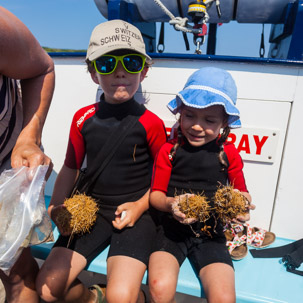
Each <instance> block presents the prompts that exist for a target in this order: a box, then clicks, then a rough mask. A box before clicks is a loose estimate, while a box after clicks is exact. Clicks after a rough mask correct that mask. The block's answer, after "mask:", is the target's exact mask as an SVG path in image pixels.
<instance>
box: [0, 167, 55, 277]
mask: <svg viewBox="0 0 303 303" xmlns="http://www.w3.org/2000/svg"><path fill="white" fill-rule="evenodd" d="M47 170H48V166H47V165H40V166H38V167H35V168H29V167H25V166H23V167H21V168H15V169H10V170H6V171H4V172H3V173H2V174H1V175H0V269H2V270H3V271H4V272H5V273H7V274H8V273H9V272H10V269H11V268H12V266H13V265H14V263H15V262H16V261H17V259H18V257H19V256H20V254H21V252H22V250H23V248H24V247H28V246H30V245H35V244H39V243H42V242H47V241H51V240H53V238H52V225H51V221H50V218H49V217H48V215H47V213H46V208H45V199H44V187H45V175H46V172H47Z"/></svg>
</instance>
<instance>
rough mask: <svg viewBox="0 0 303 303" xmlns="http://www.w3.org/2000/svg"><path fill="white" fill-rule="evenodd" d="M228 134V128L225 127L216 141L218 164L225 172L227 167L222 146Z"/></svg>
mask: <svg viewBox="0 0 303 303" xmlns="http://www.w3.org/2000/svg"><path fill="white" fill-rule="evenodd" d="M229 133H230V127H229V126H225V127H224V129H223V132H222V134H221V135H220V137H219V138H218V141H217V143H218V144H219V146H220V152H219V155H218V158H219V161H220V163H221V164H222V166H223V167H222V170H225V169H226V168H227V166H228V165H227V163H226V161H225V159H224V155H225V152H224V146H223V144H224V143H225V142H226V140H227V137H228V135H229Z"/></svg>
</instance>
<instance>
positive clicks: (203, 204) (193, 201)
mask: <svg viewBox="0 0 303 303" xmlns="http://www.w3.org/2000/svg"><path fill="white" fill-rule="evenodd" d="M178 206H179V209H180V211H181V212H182V213H183V214H185V216H186V218H193V219H196V220H198V221H200V222H206V221H207V220H208V219H209V218H210V216H211V207H210V205H209V203H208V201H207V198H206V197H205V196H204V195H190V196H188V195H184V196H182V197H180V199H179V202H178Z"/></svg>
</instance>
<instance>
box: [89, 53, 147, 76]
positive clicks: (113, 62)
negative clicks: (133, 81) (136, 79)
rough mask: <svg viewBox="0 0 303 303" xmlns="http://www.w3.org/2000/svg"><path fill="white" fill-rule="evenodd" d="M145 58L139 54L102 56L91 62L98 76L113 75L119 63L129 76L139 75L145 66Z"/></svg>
mask: <svg viewBox="0 0 303 303" xmlns="http://www.w3.org/2000/svg"><path fill="white" fill-rule="evenodd" d="M145 59H146V58H145V56H143V55H141V54H129V55H124V56H114V55H104V56H101V57H99V58H98V59H96V60H95V61H93V63H94V67H95V69H96V71H97V73H99V74H100V75H109V74H111V73H113V72H114V71H115V69H116V67H117V65H118V62H119V61H120V62H121V63H122V65H123V67H124V69H125V70H126V71H127V72H128V73H131V74H138V73H140V72H141V71H142V70H143V68H144V64H145Z"/></svg>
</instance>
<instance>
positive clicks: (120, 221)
mask: <svg viewBox="0 0 303 303" xmlns="http://www.w3.org/2000/svg"><path fill="white" fill-rule="evenodd" d="M142 213H143V212H142V210H141V207H139V205H138V203H137V202H126V203H123V204H121V205H119V206H118V208H117V210H116V212H115V216H116V218H115V220H114V221H112V223H113V226H114V227H115V228H116V229H120V230H121V229H123V228H124V227H133V226H134V225H135V223H136V222H137V220H138V219H139V218H140V217H141V215H142Z"/></svg>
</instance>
